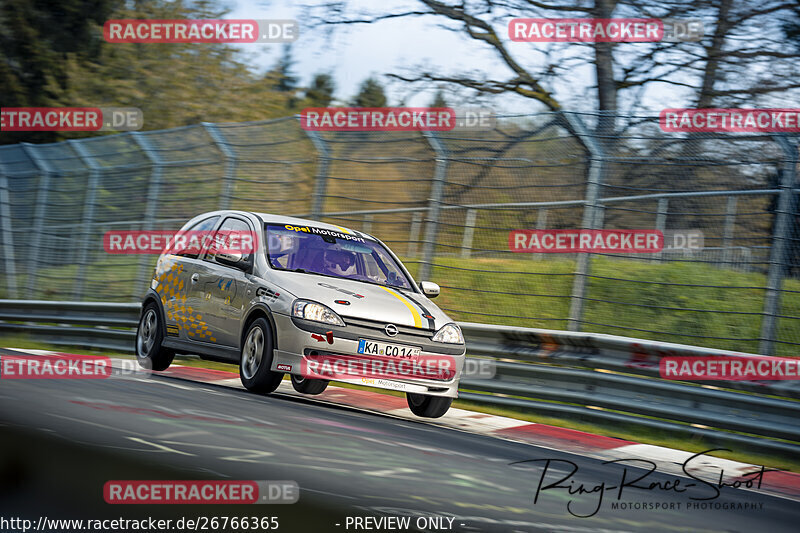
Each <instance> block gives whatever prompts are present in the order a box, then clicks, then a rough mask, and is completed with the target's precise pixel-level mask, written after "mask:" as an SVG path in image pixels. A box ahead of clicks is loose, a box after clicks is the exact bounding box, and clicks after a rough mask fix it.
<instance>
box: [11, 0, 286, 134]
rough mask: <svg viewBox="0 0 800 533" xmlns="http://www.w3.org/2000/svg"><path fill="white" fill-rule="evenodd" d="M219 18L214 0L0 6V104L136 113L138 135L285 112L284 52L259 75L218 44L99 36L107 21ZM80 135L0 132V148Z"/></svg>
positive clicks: (19, 1)
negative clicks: (140, 124) (140, 117)
mask: <svg viewBox="0 0 800 533" xmlns="http://www.w3.org/2000/svg"><path fill="white" fill-rule="evenodd" d="M226 13H227V11H226V9H224V8H221V7H219V5H218V3H217V2H190V1H189V0H175V1H168V0H153V1H149V2H134V3H126V2H121V1H118V0H95V1H92V2H81V1H79V0H70V1H66V2H29V0H8V1H5V2H3V4H2V7H1V8H0V16H1V17H2V18H0V56H1V57H2V61H0V94H2V95H3V99H2V105H3V106H54V107H55V106H70V107H80V106H91V107H138V108H140V109H141V110H142V111H143V112H144V129H145V130H154V129H165V128H172V127H177V126H184V125H188V124H197V123H199V122H243V121H251V120H261V119H270V118H278V117H283V116H286V115H289V114H291V107H292V103H293V101H292V98H293V94H292V92H291V91H288V90H287V88H288V87H289V85H291V84H292V83H294V78H292V76H291V75H290V68H291V59H290V58H291V56H290V54H289V51H288V49H287V51H286V52H285V53H284V56H283V58H282V59H281V61H280V62H279V66H280V67H281V68H280V69H278V70H277V71H271V72H268V73H267V74H266V75H259V74H257V73H254V72H252V71H251V70H250V69H249V68H248V67H247V66H246V65H245V63H244V62H242V61H241V60H240V58H239V52H238V51H237V49H235V48H233V47H231V46H229V45H225V44H111V43H106V42H105V41H104V40H103V37H102V32H103V27H102V24H103V22H105V20H108V19H143V18H151V19H184V18H189V19H219V18H224V17H225V15H226ZM86 135H87V134H81V133H45V134H41V133H35V134H29V133H19V134H4V135H3V137H2V140H1V141H0V142H2V143H16V142H21V141H32V142H43V141H57V140H61V139H64V138H71V137H81V136H86ZM90 135H91V136H95V135H96V133H91V134H90Z"/></svg>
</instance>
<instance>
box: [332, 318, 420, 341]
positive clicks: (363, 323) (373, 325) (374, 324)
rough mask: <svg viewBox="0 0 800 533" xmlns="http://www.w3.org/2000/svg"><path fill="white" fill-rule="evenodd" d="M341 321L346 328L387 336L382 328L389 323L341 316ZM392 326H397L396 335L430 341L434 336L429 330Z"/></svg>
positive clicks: (398, 325)
mask: <svg viewBox="0 0 800 533" xmlns="http://www.w3.org/2000/svg"><path fill="white" fill-rule="evenodd" d="M342 320H344V321H345V323H346V324H347V325H348V326H349V325H353V326H359V327H362V328H366V329H370V330H374V331H377V332H380V334H381V336H383V337H386V336H387V335H386V333H385V332H384V330H383V328H385V327H386V324H389V322H381V321H379V320H367V319H364V318H352V317H347V316H343V317H342ZM392 323H393V324H394V322H392ZM394 325H395V326H397V332H398V335H411V336H413V337H421V338H425V339H430V338H431V337H432V336H433V334H434V330H432V329H429V328H414V327H411V326H403V325H400V324H394Z"/></svg>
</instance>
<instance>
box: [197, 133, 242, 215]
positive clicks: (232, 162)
mask: <svg viewBox="0 0 800 533" xmlns="http://www.w3.org/2000/svg"><path fill="white" fill-rule="evenodd" d="M202 125H203V128H205V130H206V132H207V133H208V136H209V137H211V140H212V141H214V144H215V145H216V146H217V149H218V150H219V151H220V152H222V155H223V156H225V177H224V178H223V179H222V195H221V196H220V198H219V208H220V209H221V210H222V209H230V208H231V198H232V197H233V187H234V185H235V183H234V179H235V176H236V163H237V161H236V152H234V151H233V149H232V148H231V147H230V146H228V144H227V143H226V142H225V135H223V133H222V132H221V131H220V129H219V127H218V126H217V125H216V124H213V123H211V122H203V123H202Z"/></svg>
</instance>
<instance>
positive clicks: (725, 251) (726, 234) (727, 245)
mask: <svg viewBox="0 0 800 533" xmlns="http://www.w3.org/2000/svg"><path fill="white" fill-rule="evenodd" d="M735 222H736V197H735V196H728V202H727V205H726V206H725V228H724V229H723V230H722V262H723V264H724V267H725V268H733V265H731V260H732V250H731V246H733V229H734V223H735Z"/></svg>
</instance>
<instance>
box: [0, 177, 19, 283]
mask: <svg viewBox="0 0 800 533" xmlns="http://www.w3.org/2000/svg"><path fill="white" fill-rule="evenodd" d="M0 228H2V233H0V236H1V237H2V239H3V262H4V263H5V271H6V287H7V288H8V297H9V298H16V297H17V265H16V263H15V262H14V229H13V221H12V219H11V190H10V188H9V186H8V176H6V173H5V171H4V169H3V165H0Z"/></svg>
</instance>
